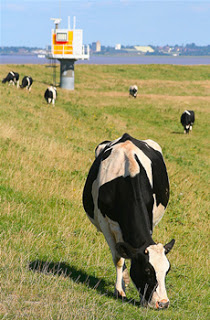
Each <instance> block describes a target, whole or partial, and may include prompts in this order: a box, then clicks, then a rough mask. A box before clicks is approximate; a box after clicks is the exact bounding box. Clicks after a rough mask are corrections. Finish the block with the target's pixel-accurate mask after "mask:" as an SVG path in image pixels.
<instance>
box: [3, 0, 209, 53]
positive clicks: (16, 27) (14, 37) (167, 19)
mask: <svg viewBox="0 0 210 320" xmlns="http://www.w3.org/2000/svg"><path fill="white" fill-rule="evenodd" d="M0 10H1V17H0V18H1V19H0V26H1V34H0V45H1V46H27V47H41V48H45V47H46V45H50V42H51V41H50V38H51V29H52V28H53V27H54V24H53V22H52V21H51V20H50V18H61V19H62V21H61V23H60V28H63V29H65V28H67V26H68V16H70V19H71V20H70V21H71V27H72V22H73V17H74V16H75V17H76V28H78V29H83V43H84V44H91V43H92V42H96V41H98V40H99V41H100V42H101V45H104V46H115V45H116V44H118V43H119V44H121V45H131V46H132V45H155V46H157V45H167V44H168V45H175V44H178V45H186V44H190V43H195V44H196V45H201V46H204V45H209V44H210V0H200V1H196V0H185V1H182V0H176V1H175V0H162V1H159V0H153V1H152V0H144V1H143V0H92V1H89V0H43V1H39V0H1V4H0Z"/></svg>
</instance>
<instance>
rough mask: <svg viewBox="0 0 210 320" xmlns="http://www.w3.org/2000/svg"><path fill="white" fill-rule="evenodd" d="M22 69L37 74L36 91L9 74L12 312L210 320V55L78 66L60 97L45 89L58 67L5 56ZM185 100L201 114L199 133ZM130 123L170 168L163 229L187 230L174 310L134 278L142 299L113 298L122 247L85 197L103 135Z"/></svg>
mask: <svg viewBox="0 0 210 320" xmlns="http://www.w3.org/2000/svg"><path fill="white" fill-rule="evenodd" d="M11 69H12V70H14V71H17V72H19V73H20V77H21V79H22V77H23V76H24V75H31V76H32V77H33V78H34V84H33V86H32V91H31V93H30V94H29V93H28V92H26V91H25V90H24V91H23V90H21V89H16V88H15V87H12V86H10V87H9V86H8V85H3V84H2V83H0V89H1V98H0V99H1V103H0V147H1V160H0V165H1V166H0V170H1V176H0V179H1V181H0V182H1V183H0V199H1V225H0V228H1V229H0V234H1V258H0V259H1V262H0V274H1V295H0V310H1V318H3V319H18V320H20V319H27V320H28V319H36V320H37V319H62V320H68V319H121V320H122V319H126V320H127V319H173V320H175V319H182V320H183V319H186V320H187V319H207V318H208V299H207V293H208V276H207V275H208V273H207V270H208V262H207V256H208V246H207V244H208V235H209V233H208V200H209V199H208V182H209V144H208V142H209V108H210V66H193V67H188V66H154V65H151V66H94V65H92V66H85V65H77V66H76V68H75V90H74V91H73V92H69V91H65V90H61V89H59V88H58V100H57V102H56V106H55V107H54V108H53V107H52V106H47V105H46V103H45V101H44V98H43V94H44V91H45V89H46V87H47V85H48V84H49V83H50V82H51V81H52V70H51V69H50V68H48V67H47V66H36V65H27V66H24V65H18V66H6V65H4V66H3V65H2V66H1V70H0V75H1V79H2V78H3V77H4V76H5V75H6V74H7V72H8V71H9V70H11ZM57 72H58V71H57ZM131 84H137V85H138V87H139V96H138V98H137V99H132V98H129V97H128V88H129V86H130V85H131ZM185 109H193V110H194V111H195V116H196V122H195V126H194V128H193V132H192V133H191V134H190V135H189V136H187V135H184V134H183V128H182V127H181V125H180V115H181V113H182V112H183V111H184V110H185ZM124 132H128V133H129V134H131V135H133V136H134V137H136V138H138V139H147V138H150V139H153V140H155V141H157V142H158V143H159V144H160V145H161V147H162V148H163V153H164V157H165V161H166V165H167V168H168V174H169V178H170V185H171V196H170V203H169V206H168V208H167V210H166V213H165V216H164V217H163V219H162V221H161V222H160V223H159V225H158V226H157V227H156V229H155V230H154V239H155V240H156V241H159V242H162V243H165V242H166V241H169V240H171V239H172V238H175V239H176V244H175V247H174V249H173V250H172V252H171V253H170V254H169V260H170V262H171V265H172V269H171V271H170V273H169V274H168V276H167V281H166V284H167V290H168V296H169V298H170V300H171V305H170V308H169V309H168V310H167V311H163V312H161V311H160V312H157V311H154V310H149V309H144V308H141V307H139V305H138V301H139V299H138V294H137V292H136V290H135V289H134V287H133V285H132V284H131V285H130V287H129V288H128V290H127V297H128V299H129V300H130V303H127V302H124V303H122V302H121V301H117V300H115V299H114V298H113V296H112V292H113V290H114V282H115V269H114V266H113V263H112V259H111V254H110V252H109V249H108V246H107V245H106V243H105V240H104V238H103V235H102V234H100V233H97V232H96V230H95V228H94V226H92V225H91V223H90V222H89V220H88V218H87V217H86V215H85V213H84V210H83V207H82V202H81V196H82V190H83V186H84V183H85V179H86V176H87V173H88V170H89V168H90V165H91V163H92V161H93V159H94V149H95V146H96V145H97V144H98V143H99V142H101V141H103V140H106V139H116V138H118V137H119V136H121V135H122V134H123V133H124ZM37 261H38V262H39V268H38V267H37V265H36V263H35V262H37ZM45 262H46V263H47V264H46V265H45V268H43V264H44V263H45ZM49 263H50V265H49ZM58 263H59V264H58ZM29 266H30V267H31V269H32V270H30V268H29ZM49 269H51V273H49V272H48V271H49ZM132 299H135V300H136V301H134V300H132Z"/></svg>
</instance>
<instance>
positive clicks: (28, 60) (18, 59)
mask: <svg viewBox="0 0 210 320" xmlns="http://www.w3.org/2000/svg"><path fill="white" fill-rule="evenodd" d="M56 62H58V61H57V60H56ZM50 63H51V61H50V60H49V59H47V58H46V57H41V58H39V57H38V56H37V55H13V54H12V55H0V64H50ZM58 63H59V62H58ZM76 64H174V65H210V56H165V55H163V56H162V55H160V56H149V55H148V56H121V55H119V56H115V55H109V56H108V55H101V56H96V55H95V56H94V55H91V57H90V60H79V61H76Z"/></svg>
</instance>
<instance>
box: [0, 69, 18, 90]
mask: <svg viewBox="0 0 210 320" xmlns="http://www.w3.org/2000/svg"><path fill="white" fill-rule="evenodd" d="M6 82H8V83H9V85H10V84H11V83H12V84H13V86H14V85H15V84H17V88H19V73H17V72H14V71H10V72H9V73H8V75H7V76H6V78H4V79H3V80H2V83H6Z"/></svg>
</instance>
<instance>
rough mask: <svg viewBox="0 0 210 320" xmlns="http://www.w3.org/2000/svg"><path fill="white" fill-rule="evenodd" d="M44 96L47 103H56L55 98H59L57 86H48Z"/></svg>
mask: <svg viewBox="0 0 210 320" xmlns="http://www.w3.org/2000/svg"><path fill="white" fill-rule="evenodd" d="M44 97H45V99H46V101H47V103H52V104H53V105H54V104H55V100H56V98H57V90H56V88H55V87H53V86H50V87H48V88H47V90H46V91H45V94H44Z"/></svg>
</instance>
